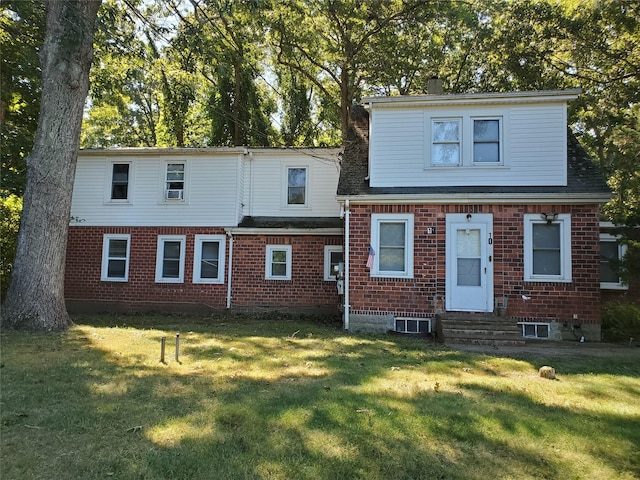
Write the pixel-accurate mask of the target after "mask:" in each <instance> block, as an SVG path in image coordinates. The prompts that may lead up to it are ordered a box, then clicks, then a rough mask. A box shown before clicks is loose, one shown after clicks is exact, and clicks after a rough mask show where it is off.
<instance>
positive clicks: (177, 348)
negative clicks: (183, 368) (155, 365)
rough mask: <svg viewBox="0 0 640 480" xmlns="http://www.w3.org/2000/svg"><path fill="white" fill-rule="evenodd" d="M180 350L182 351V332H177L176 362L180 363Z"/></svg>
mask: <svg viewBox="0 0 640 480" xmlns="http://www.w3.org/2000/svg"><path fill="white" fill-rule="evenodd" d="M179 352H180V334H179V333H176V362H178V363H180V360H179V359H178V356H179Z"/></svg>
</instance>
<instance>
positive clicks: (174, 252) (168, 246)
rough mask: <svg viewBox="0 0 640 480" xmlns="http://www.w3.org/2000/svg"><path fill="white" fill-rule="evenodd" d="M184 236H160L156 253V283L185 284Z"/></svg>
mask: <svg viewBox="0 0 640 480" xmlns="http://www.w3.org/2000/svg"><path fill="white" fill-rule="evenodd" d="M185 243H186V240H185V236H184V235H160V236H158V249H157V252H156V282H157V283H183V282H184V256H185Z"/></svg>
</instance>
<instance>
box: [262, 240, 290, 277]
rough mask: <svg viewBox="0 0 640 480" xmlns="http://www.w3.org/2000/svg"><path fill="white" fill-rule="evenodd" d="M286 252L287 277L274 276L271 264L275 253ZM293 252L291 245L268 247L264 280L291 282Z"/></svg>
mask: <svg viewBox="0 0 640 480" xmlns="http://www.w3.org/2000/svg"><path fill="white" fill-rule="evenodd" d="M277 251H284V252H285V253H286V262H287V263H286V274H285V275H272V273H271V271H272V270H271V263H272V260H273V252H277ZM292 252H293V249H292V247H291V245H267V246H266V251H265V259H264V278H265V280H291V266H292V260H291V259H292Z"/></svg>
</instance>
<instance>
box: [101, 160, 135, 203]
mask: <svg viewBox="0 0 640 480" xmlns="http://www.w3.org/2000/svg"><path fill="white" fill-rule="evenodd" d="M106 171H107V174H106V175H105V187H104V188H105V192H104V201H105V203H111V204H122V203H127V204H128V203H131V202H132V199H133V177H134V168H133V162H131V161H122V160H107V162H106Z"/></svg>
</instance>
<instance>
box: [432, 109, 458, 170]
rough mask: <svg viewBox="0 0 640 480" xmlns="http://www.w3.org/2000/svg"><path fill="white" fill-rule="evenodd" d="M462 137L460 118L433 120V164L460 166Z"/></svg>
mask: <svg viewBox="0 0 640 480" xmlns="http://www.w3.org/2000/svg"><path fill="white" fill-rule="evenodd" d="M460 137H461V120H460V119H459V118H452V119H440V120H432V122H431V163H432V164H433V165H459V164H460Z"/></svg>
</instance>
